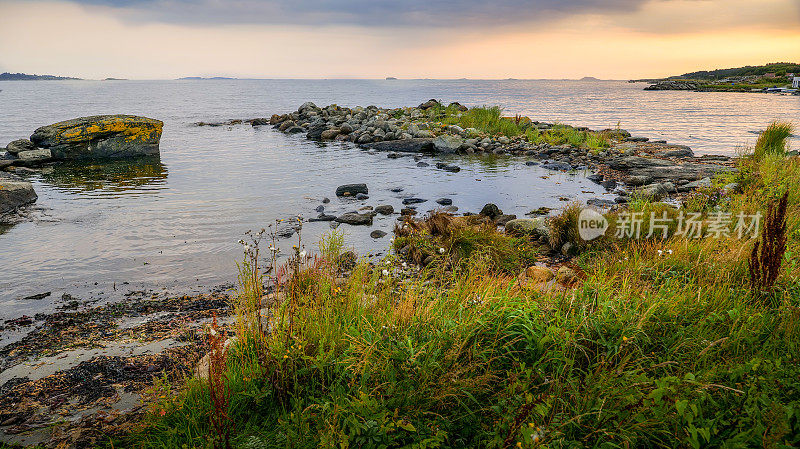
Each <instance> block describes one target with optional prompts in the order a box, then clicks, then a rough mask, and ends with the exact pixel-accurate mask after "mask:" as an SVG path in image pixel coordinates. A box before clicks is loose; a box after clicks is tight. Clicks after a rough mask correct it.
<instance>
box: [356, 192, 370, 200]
mask: <svg viewBox="0 0 800 449" xmlns="http://www.w3.org/2000/svg"><path fill="white" fill-rule="evenodd" d="M356 199H357V200H362V201H363V200H368V199H369V195H367V194H366V193H356Z"/></svg>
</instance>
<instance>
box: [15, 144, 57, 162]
mask: <svg viewBox="0 0 800 449" xmlns="http://www.w3.org/2000/svg"><path fill="white" fill-rule="evenodd" d="M50 159H52V156H51V154H50V150H48V149H47V148H40V149H36V150H26V151H20V152H19V153H17V160H15V161H14V165H23V166H25V165H39V164H41V163H44V162H47V161H49V160H50Z"/></svg>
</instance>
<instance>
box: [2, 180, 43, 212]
mask: <svg viewBox="0 0 800 449" xmlns="http://www.w3.org/2000/svg"><path fill="white" fill-rule="evenodd" d="M6 176H13V175H6ZM6 176H2V177H0V214H4V213H7V212H11V211H13V210H15V209H17V208H18V207H20V206H24V205H26V204H30V203H33V202H35V201H36V199H37V198H38V196H37V195H36V192H35V191H34V190H33V185H32V184H31V183H29V182H27V181H23V180H21V179H19V178H17V177H13V178H12V177H6Z"/></svg>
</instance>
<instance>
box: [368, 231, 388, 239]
mask: <svg viewBox="0 0 800 449" xmlns="http://www.w3.org/2000/svg"><path fill="white" fill-rule="evenodd" d="M369 236H370V237H372V238H374V239H379V238H381V237H385V236H386V233H385V232H383V231H381V230H380V229H376V230H374V231H372V232H370V233H369Z"/></svg>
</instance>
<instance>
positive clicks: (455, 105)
mask: <svg viewBox="0 0 800 449" xmlns="http://www.w3.org/2000/svg"><path fill="white" fill-rule="evenodd" d="M447 107H448V108H455V109H457V110H458V111H460V112H467V111H468V110H469V108H467V107H466V106H464V105H463V104H461V103H459V102H457V101H454V102H452V103H450V104H449V105H447Z"/></svg>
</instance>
